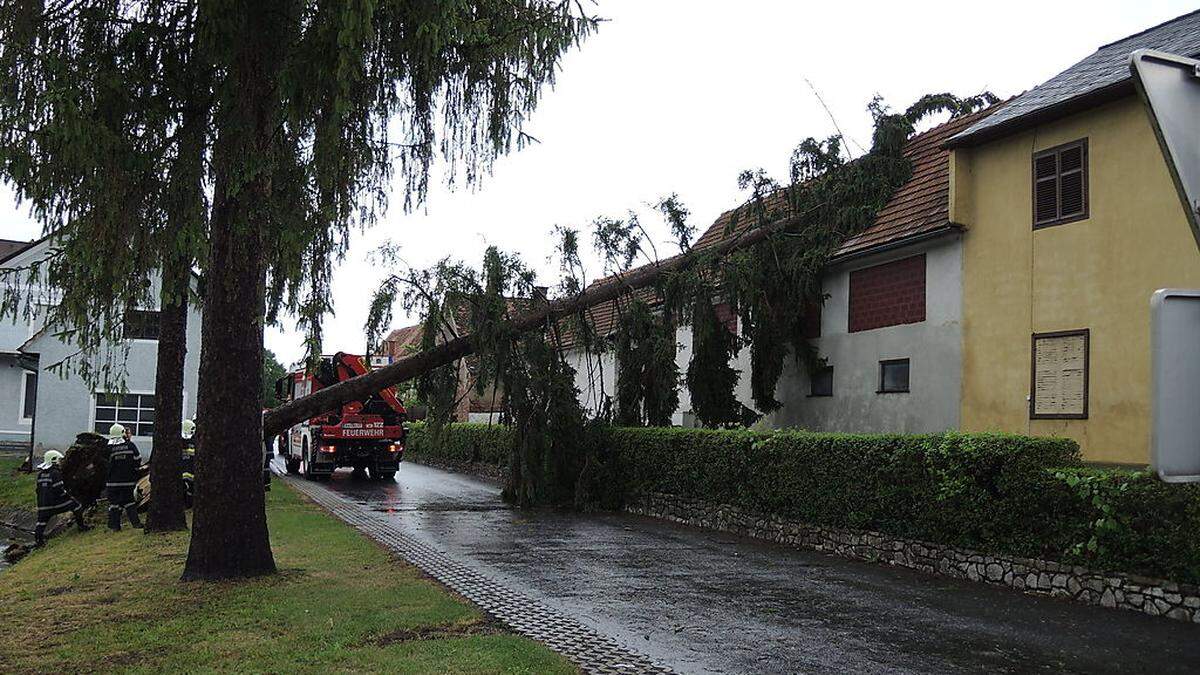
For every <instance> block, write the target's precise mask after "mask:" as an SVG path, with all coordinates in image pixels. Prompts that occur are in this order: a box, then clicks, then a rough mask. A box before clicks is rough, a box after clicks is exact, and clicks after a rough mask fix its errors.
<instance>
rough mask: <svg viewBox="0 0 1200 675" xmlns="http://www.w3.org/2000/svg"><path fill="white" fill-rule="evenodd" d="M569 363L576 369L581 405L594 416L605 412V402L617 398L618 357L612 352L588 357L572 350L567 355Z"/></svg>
mask: <svg viewBox="0 0 1200 675" xmlns="http://www.w3.org/2000/svg"><path fill="white" fill-rule="evenodd" d="M566 360H567V363H568V364H569V365H570V366H571V367H572V368H574V369H575V389H577V390H578V391H579V403H580V404H581V405H583V409H584V410H585V411H587V412H589V413H590V414H592V415H596V414H598V413H599V412H600V411H601V410H603V408H604V405H605V401H606V400H607V399H611V398H613V397H614V396H616V391H617V366H616V357H615V356H614V355H613V353H612V352H611V351H609V352H605V353H603V354H593V355H588V354H587V353H586V352H583V351H579V350H572V351H569V352H567V354H566Z"/></svg>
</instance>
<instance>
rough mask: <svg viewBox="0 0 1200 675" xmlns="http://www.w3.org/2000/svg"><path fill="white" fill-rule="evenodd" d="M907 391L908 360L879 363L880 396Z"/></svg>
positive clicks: (891, 360)
mask: <svg viewBox="0 0 1200 675" xmlns="http://www.w3.org/2000/svg"><path fill="white" fill-rule="evenodd" d="M907 391H908V359H890V360H888V361H880V362H879V392H878V393H880V394H895V393H904V392H907Z"/></svg>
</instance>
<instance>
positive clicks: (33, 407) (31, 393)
mask: <svg viewBox="0 0 1200 675" xmlns="http://www.w3.org/2000/svg"><path fill="white" fill-rule="evenodd" d="M37 383H38V376H37V373H34V372H30V371H25V374H24V380H23V381H22V382H21V420H22V421H27V420H32V419H33V416H34V415H35V414H37Z"/></svg>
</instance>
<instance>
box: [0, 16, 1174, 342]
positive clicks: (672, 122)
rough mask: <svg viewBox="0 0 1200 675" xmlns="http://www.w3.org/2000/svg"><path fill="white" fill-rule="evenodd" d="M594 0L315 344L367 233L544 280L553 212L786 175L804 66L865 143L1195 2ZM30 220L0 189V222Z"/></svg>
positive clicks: (700, 223) (345, 323)
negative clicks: (490, 140)
mask: <svg viewBox="0 0 1200 675" xmlns="http://www.w3.org/2000/svg"><path fill="white" fill-rule="evenodd" d="M596 8H597V13H598V14H600V15H601V16H604V17H606V18H608V19H609V21H608V22H607V23H605V24H604V25H602V26H601V28H600V30H599V32H598V33H596V34H595V35H594V36H593V37H592V38H590V39H589V40H588V41H587V42H585V43H584V44H583V46H582V48H581V49H580V50H579V51H577V52H574V53H571V54H570V55H568V56H567V58H566V60H565V63H564V67H563V71H562V73H561V74H560V76H559V78H558V82H557V85H556V87H555V88H554V89H553V90H552V91H547V92H546V94H545V96H544V98H543V101H542V104H541V106H540V108H539V109H538V111H537V113H536V114H535V115H534V116H533V118H532V119H531V120H530V123H529V125H528V129H527V130H528V132H529V133H531V134H532V135H533V136H535V137H537V138H538V139H540V140H541V144H540V145H533V146H531V147H529V148H527V149H525V150H523V151H521V152H520V153H517V154H515V155H512V156H509V157H506V158H504V159H502V160H501V161H499V162H498V163H497V165H496V167H495V172H494V175H493V176H491V177H490V178H489V179H487V180H486V181H485V182H484V184H483V185H482V186H481V187H480V188H479V189H478V190H477V191H475V192H474V193H464V192H461V191H459V192H450V191H447V190H444V189H440V188H439V189H435V190H433V191H432V193H431V194H430V196H429V199H428V201H427V203H426V204H425V205H424V207H423V208H422V209H421V210H420V211H419V212H417V213H412V214H407V215H406V214H404V213H402V212H400V210H399V209H395V210H394V211H393V212H392V213H391V214H389V215H388V216H387V217H386V218H385V219H384V220H383V221H382V222H381V223H379V224H378V225H376V226H375V227H374V228H372V229H371V230H369V231H367V232H356V233H355V234H354V238H353V240H352V243H351V248H350V252H349V254H348V256H347V259H346V260H345V261H344V262H343V263H342V264H341V265H340V266H339V268H338V270H337V272H336V274H335V278H334V307H335V308H336V311H337V315H336V316H335V317H330V318H329V319H327V320H326V322H325V351H326V352H334V351H338V350H343V351H349V352H356V353H357V352H361V351H362V349H363V343H364V337H363V323H364V321H365V319H366V314H367V306H368V303H369V301H370V296H371V292H372V289H374V288H375V287H376V285H377V283H378V281H379V279H380V278H382V276H383V275H384V274H385V270H380V269H375V268H373V267H372V266H371V265H370V264H368V262H367V260H366V257H367V255H368V254H369V253H370V252H371V251H372V250H374V249H375V248H376V247H377V246H378V245H379V244H381V243H382V242H385V241H388V240H391V241H395V242H398V243H400V244H401V246H402V249H403V255H404V256H405V258H406V259H407V260H408V262H410V263H411V264H413V265H416V266H426V265H430V264H432V263H434V262H436V261H437V260H439V259H440V258H442V257H445V256H447V255H449V256H454V257H456V258H461V259H465V260H468V261H471V262H477V261H478V260H479V258H480V255H481V253H482V251H483V249H484V247H485V246H487V245H489V244H495V245H498V246H499V247H501V248H502V249H505V250H508V251H516V252H519V253H520V254H522V256H523V257H524V259H525V260H526V261H527V262H528V263H530V264H532V265H535V266H536V267H537V268H539V269H540V270H542V271H543V274H544V275H545V278H544V280H543V281H544V282H545V283H546V284H547V285H553V284H554V283H556V282H557V279H556V278H554V277H553V275H552V274H551V272H552V269H553V268H552V266H551V265H550V264H548V262H547V259H548V256H549V255H550V253H551V249H552V245H553V242H552V238H551V237H550V236H549V232H550V229H551V228H552V227H553V226H555V225H567V226H578V227H581V228H584V229H585V230H586V229H587V226H588V224H589V223H590V222H591V221H592V220H593V219H594V218H596V217H597V216H600V215H613V216H618V217H619V216H621V215H623V214H624V213H625V212H626V211H627V210H628V209H630V208H637V207H639V206H641V205H643V204H646V203H649V202H653V201H656V200H657V199H658V198H660V197H662V196H664V195H667V194H670V193H672V192H675V193H678V194H679V196H680V197H681V199H682V200H683V202H684V203H685V205H686V206H687V207H688V208H689V209H690V210H691V212H692V223H693V224H694V225H695V226H696V227H698V228H699V229H703V228H705V227H707V226H708V225H709V224H710V223H711V222H712V221H713V219H715V218H716V217H717V216H718V215H719V214H720V213H721V212H722V211H723V210H725V209H728V208H730V207H733V206H736V205H737V204H738V203H739V202H740V201H741V200H742V199H743V196H742V194H741V193H740V192H739V191H738V189H737V184H736V177H737V174H738V172H740V171H741V170H743V169H748V168H756V167H763V168H766V169H767V170H768V171H770V172H771V173H772V174H774V175H776V176H780V177H782V176H784V175H786V170H787V160H788V157H789V155H790V153H791V149H792V147H794V146H795V144H796V143H797V142H799V141H800V140H802V139H803V138H805V137H807V136H817V137H825V136H828V135H830V134H832V133H833V132H834V130H833V127H832V124H831V122H830V119H829V116H828V115H827V114H826V112H825V111H824V110H823V109H822V107H821V104H820V103H819V102H818V100H817V99H816V97H815V96H814V95H813V91H812V89H810V87H809V85H808V84H806V82H805V80H808V81H810V82H812V84H813V86H815V87H816V89H817V90H818V91H819V92H820V94H821V96H822V97H823V98H824V100H825V103H826V104H827V105H828V106H829V108H830V110H831V112H832V113H833V116H834V117H835V118H836V120H837V122H838V124H839V125H840V126H841V128H842V131H843V132H845V133H846V135H847V136H849V137H850V138H851V139H853V140H856V141H857V142H858V143H859V144H861V145H862V146H866V145H868V142H869V140H870V138H869V136H870V117H869V116H868V114H867V113H866V110H865V106H866V104H867V102H868V101H870V99H871V97H872V96H874V95H875V94H877V93H878V94H880V95H882V96H883V97H884V99H885V100H886V101H888V102H889V103H890V104H891V105H892V106H893V107H894V108H903V107H906V106H907V105H908V104H909V103H911V102H912V101H913V100H914V99H916V98H917V97H919V96H920V95H922V94H925V93H930V92H940V91H950V92H953V93H955V94H960V95H966V94H972V93H976V92H978V91H980V90H983V89H989V90H991V91H993V92H995V93H996V94H997V95H999V96H1001V97H1008V96H1011V95H1013V94H1017V93H1020V92H1021V91H1023V90H1025V89H1028V88H1030V87H1032V86H1034V85H1036V84H1038V83H1039V82H1042V81H1044V80H1046V79H1047V78H1049V77H1051V76H1052V75H1054V74H1055V73H1057V72H1059V71H1061V70H1063V69H1064V68H1066V67H1067V66H1069V65H1071V64H1072V63H1074V62H1076V61H1078V60H1079V59H1081V58H1083V57H1084V56H1087V55H1088V54H1089V53H1091V52H1092V51H1094V50H1095V49H1096V48H1097V47H1099V46H1100V45H1102V44H1104V43H1106V42H1111V41H1113V40H1116V39H1119V38H1122V37H1124V36H1126V35H1129V34H1131V33H1135V32H1138V31H1140V30H1143V29H1145V28H1148V27H1150V26H1152V25H1154V24H1156V23H1160V22H1162V21H1165V20H1168V19H1171V18H1173V17H1176V16H1178V15H1181V14H1185V13H1187V12H1189V11H1192V10H1194V9H1196V5H1195V4H1194V0H1193V2H1192V3H1189V2H1171V1H1166V0H1161V1H1157V0H1149V1H1147V0H1143V1H1140V2H1136V1H1130V2H1112V1H1103V2H1096V1H1091V2H1078V1H1072V2H1062V1H1053V2H1049V1H1047V0H1040V1H1036V2H1027V1H1024V0H1008V1H1007V2H998V3H966V2H961V0H960V1H957V2H929V3H922V2H911V3H874V2H855V1H851V0H843V1H841V2H831V3H807V2H785V1H775V2H771V1H767V0H742V1H740V2H697V1H696V0H600V2H599V3H598V5H597V6H596ZM0 190H2V188H0ZM395 202H396V203H397V204H399V203H400V202H401V199H400V198H399V197H397V199H396V200H395ZM40 232H41V229H40V226H39V225H38V224H37V223H35V222H33V221H32V220H31V219H30V218H29V215H28V210H27V209H26V208H23V207H22V206H21V205H20V204H16V203H14V201H13V198H12V196H11V194H10V193H7V192H2V191H0V237H3V238H12V239H29V238H34V237H36V236H38V235H39V234H40ZM660 253H662V251H661V250H660ZM405 323H406V322H405V321H403V320H402V319H398V320H397V324H399V325H403V324H405ZM267 346H268V347H269V348H270V349H272V350H274V351H275V352H276V353H277V354H278V355H279V357H280V360H281V361H284V362H285V363H288V362H290V361H292V360H294V359H297V358H298V357H300V356H301V355H302V350H303V348H302V345H301V339H300V336H299V335H298V334H296V332H295V330H294V321H292V320H286V321H285V322H284V325H283V326H281V327H279V328H272V329H268V333H267Z"/></svg>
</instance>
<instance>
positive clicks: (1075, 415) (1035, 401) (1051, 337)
mask: <svg viewBox="0 0 1200 675" xmlns="http://www.w3.org/2000/svg"><path fill="white" fill-rule="evenodd" d="M1088 338H1089V336H1088V331H1086V330H1074V331H1060V332H1057V333H1035V334H1034V336H1033V354H1032V357H1033V358H1032V366H1033V367H1032V373H1031V379H1032V383H1031V386H1030V395H1029V416H1030V417H1031V418H1033V419H1086V418H1087V414H1088V346H1089V345H1088Z"/></svg>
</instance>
